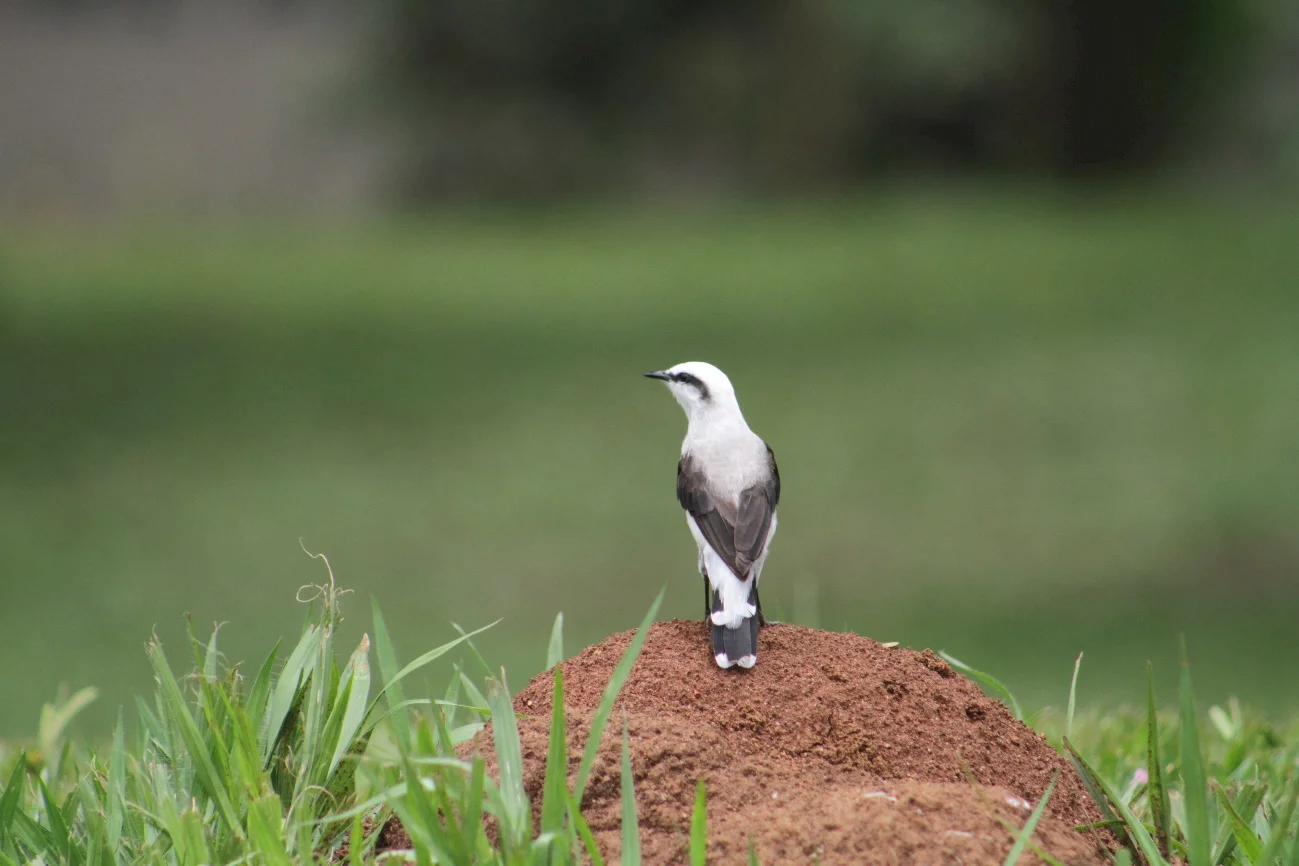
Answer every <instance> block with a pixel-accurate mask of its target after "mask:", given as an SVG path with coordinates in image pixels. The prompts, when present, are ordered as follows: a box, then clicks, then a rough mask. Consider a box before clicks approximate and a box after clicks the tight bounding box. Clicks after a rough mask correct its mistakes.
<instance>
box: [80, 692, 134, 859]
mask: <svg viewBox="0 0 1299 866" xmlns="http://www.w3.org/2000/svg"><path fill="white" fill-rule="evenodd" d="M112 749H113V750H112V752H110V753H109V755H108V790H107V791H106V792H105V794H106V796H105V798H104V799H105V800H106V801H107V802H106V806H107V814H106V815H105V820H106V827H105V830H106V832H107V838H106V839H105V841H106V842H107V844H108V847H109V849H110V850H113V851H116V850H117V849H118V846H119V845H121V843H122V827H123V824H124V823H125V820H126V812H125V809H124V808H123V803H124V802H125V801H126V731H125V728H124V727H123V725H122V711H121V709H120V708H119V709H118V711H117V724H116V725H115V726H114V727H113V745H112ZM87 805H89V804H87Z"/></svg>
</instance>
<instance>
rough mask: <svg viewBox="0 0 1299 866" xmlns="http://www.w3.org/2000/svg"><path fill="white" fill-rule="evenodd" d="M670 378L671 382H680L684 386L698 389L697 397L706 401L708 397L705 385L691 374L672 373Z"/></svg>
mask: <svg viewBox="0 0 1299 866" xmlns="http://www.w3.org/2000/svg"><path fill="white" fill-rule="evenodd" d="M670 378H671V379H672V381H673V382H682V383H684V384H686V385H690V386H691V387H693V388H696V389H698V391H699V396H700V397H702V398H703V399H705V400H707V399H708V396H709V395H708V386H707V385H705V384H704V383H703V382H702V381H701V380H700V378H699V377H698V376H696V375H694V374H693V373H672V374H670Z"/></svg>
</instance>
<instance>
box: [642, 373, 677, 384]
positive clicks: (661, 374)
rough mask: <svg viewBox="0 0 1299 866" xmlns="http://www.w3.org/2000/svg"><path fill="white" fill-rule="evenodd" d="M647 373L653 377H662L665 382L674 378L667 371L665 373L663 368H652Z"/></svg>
mask: <svg viewBox="0 0 1299 866" xmlns="http://www.w3.org/2000/svg"><path fill="white" fill-rule="evenodd" d="M645 375H646V376H648V377H649V378H651V379H662V380H663V381H664V382H666V381H668V380H669V379H671V378H672V377H671V376H669V375H668V374H667V373H664V372H663V371H662V370H651V371H649V372H648V373H646V374H645Z"/></svg>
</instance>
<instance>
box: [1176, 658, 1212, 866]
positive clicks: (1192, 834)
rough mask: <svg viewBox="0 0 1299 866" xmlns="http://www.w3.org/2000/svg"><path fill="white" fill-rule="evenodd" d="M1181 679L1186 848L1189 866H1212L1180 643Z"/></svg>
mask: <svg viewBox="0 0 1299 866" xmlns="http://www.w3.org/2000/svg"><path fill="white" fill-rule="evenodd" d="M1181 655H1182V659H1181V663H1182V676H1181V684H1180V687H1179V688H1178V705H1179V712H1178V715H1179V716H1180V725H1181V743H1182V747H1181V752H1182V756H1181V757H1182V760H1181V767H1182V802H1183V803H1184V804H1185V808H1186V827H1185V828H1184V829H1185V832H1186V848H1187V860H1188V862H1189V864H1190V866H1212V864H1211V863H1210V862H1209V848H1210V845H1211V844H1212V841H1213V831H1212V829H1211V827H1210V826H1209V804H1208V796H1207V792H1208V786H1207V784H1206V782H1205V776H1204V755H1203V753H1202V752H1201V751H1200V728H1199V724H1198V723H1197V721H1196V713H1195V696H1194V694H1193V693H1192V691H1191V664H1190V662H1189V661H1188V660H1187V658H1186V639H1185V638H1183V639H1182V653H1181Z"/></svg>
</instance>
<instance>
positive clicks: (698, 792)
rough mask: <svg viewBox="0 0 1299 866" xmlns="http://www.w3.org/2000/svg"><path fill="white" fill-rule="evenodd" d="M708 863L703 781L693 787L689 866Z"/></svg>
mask: <svg viewBox="0 0 1299 866" xmlns="http://www.w3.org/2000/svg"><path fill="white" fill-rule="evenodd" d="M707 863H708V795H707V793H705V791H704V780H703V779H700V780H699V784H698V785H697V786H696V787H695V811H694V814H693V815H691V816H690V866H706V864H707Z"/></svg>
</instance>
